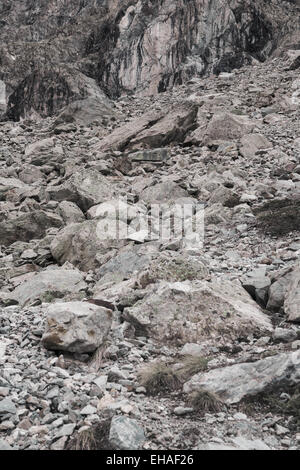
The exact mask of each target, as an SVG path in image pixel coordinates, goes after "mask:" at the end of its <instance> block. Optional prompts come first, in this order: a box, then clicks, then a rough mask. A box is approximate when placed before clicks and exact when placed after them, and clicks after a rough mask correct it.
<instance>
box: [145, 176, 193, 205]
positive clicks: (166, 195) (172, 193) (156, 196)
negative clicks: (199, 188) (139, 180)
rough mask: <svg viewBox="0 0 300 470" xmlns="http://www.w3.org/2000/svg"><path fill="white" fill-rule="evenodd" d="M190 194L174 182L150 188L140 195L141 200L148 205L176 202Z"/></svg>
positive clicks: (166, 182) (165, 182) (158, 184)
mask: <svg viewBox="0 0 300 470" xmlns="http://www.w3.org/2000/svg"><path fill="white" fill-rule="evenodd" d="M188 196H189V194H188V193H187V191H186V190H185V189H183V188H181V187H180V186H179V185H178V184H177V183H174V181H164V182H162V183H157V184H155V185H153V186H149V187H148V188H146V189H144V191H142V192H141V194H140V199H141V200H142V201H144V202H146V203H147V204H157V203H167V202H170V201H172V202H173V201H174V202H176V199H179V198H184V197H188Z"/></svg>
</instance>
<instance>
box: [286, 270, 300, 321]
mask: <svg viewBox="0 0 300 470" xmlns="http://www.w3.org/2000/svg"><path fill="white" fill-rule="evenodd" d="M284 311H285V313H286V314H287V318H288V320H289V321H293V322H300V264H298V266H297V267H296V268H295V269H294V271H293V272H292V273H291V278H290V282H289V286H288V289H287V292H286V295H285V300H284Z"/></svg>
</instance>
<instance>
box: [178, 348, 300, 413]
mask: <svg viewBox="0 0 300 470" xmlns="http://www.w3.org/2000/svg"><path fill="white" fill-rule="evenodd" d="M299 383H300V351H296V352H292V353H282V354H278V355H277V356H271V357H267V358H266V359H261V360H260V361H257V362H252V363H243V364H235V365H233V366H228V367H224V368H222V369H214V370H211V371H209V372H207V373H204V374H203V373H201V374H197V375H195V376H194V377H192V378H191V379H190V380H189V381H188V382H186V383H185V384H184V391H185V392H186V393H190V392H192V391H194V390H207V391H209V392H213V393H216V394H217V395H218V396H219V397H220V398H221V399H222V401H224V402H225V403H227V404H233V403H239V402H240V401H241V400H243V399H244V398H246V397H252V396H255V395H257V394H258V393H260V392H263V391H266V390H273V391H276V389H279V388H284V387H286V388H288V387H293V386H295V385H297V384H299Z"/></svg>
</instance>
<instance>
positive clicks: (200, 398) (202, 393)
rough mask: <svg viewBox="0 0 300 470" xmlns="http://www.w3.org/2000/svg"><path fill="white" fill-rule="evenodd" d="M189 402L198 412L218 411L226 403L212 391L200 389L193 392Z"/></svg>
mask: <svg viewBox="0 0 300 470" xmlns="http://www.w3.org/2000/svg"><path fill="white" fill-rule="evenodd" d="M188 403H189V405H191V406H192V407H193V408H194V410H195V411H196V412H197V413H201V414H202V413H203V414H204V413H218V412H219V411H222V410H223V409H224V407H225V405H224V403H223V402H222V401H221V400H220V399H219V397H217V395H215V394H214V393H212V392H208V391H207V390H198V391H196V392H193V393H191V395H190V396H189V397H188Z"/></svg>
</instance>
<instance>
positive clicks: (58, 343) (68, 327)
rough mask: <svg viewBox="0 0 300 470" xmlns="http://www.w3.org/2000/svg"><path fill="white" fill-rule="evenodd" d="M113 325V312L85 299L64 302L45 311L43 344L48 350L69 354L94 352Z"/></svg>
mask: <svg viewBox="0 0 300 470" xmlns="http://www.w3.org/2000/svg"><path fill="white" fill-rule="evenodd" d="M111 324H112V312H111V311H110V310H108V309H106V308H103V307H98V306H97V305H94V304H90V303H88V302H66V303H57V304H53V305H51V306H50V307H49V308H48V310H47V326H46V330H45V333H44V335H43V338H42V343H43V345H44V346H45V348H47V349H51V350H54V351H55V350H59V351H69V352H71V353H91V352H94V351H95V350H96V349H97V348H98V347H99V346H100V345H101V344H102V343H103V341H104V340H105V338H106V337H107V334H108V333H109V331H110V328H111Z"/></svg>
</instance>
